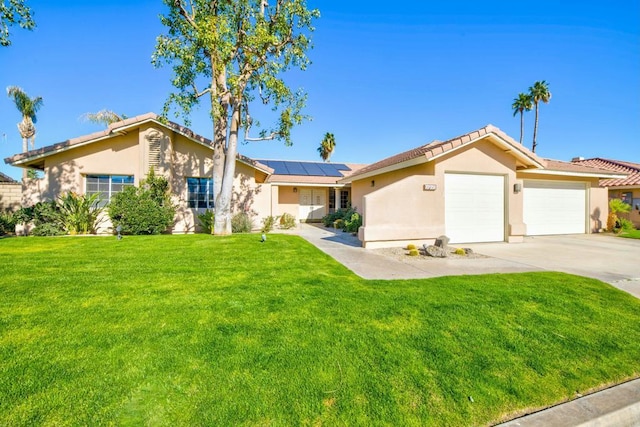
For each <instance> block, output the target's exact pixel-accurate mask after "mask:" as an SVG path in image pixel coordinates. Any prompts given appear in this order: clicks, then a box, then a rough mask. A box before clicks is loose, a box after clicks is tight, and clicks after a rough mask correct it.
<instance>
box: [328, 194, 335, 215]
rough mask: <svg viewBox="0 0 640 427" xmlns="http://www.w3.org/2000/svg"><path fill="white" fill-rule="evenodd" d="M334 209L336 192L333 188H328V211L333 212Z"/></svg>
mask: <svg viewBox="0 0 640 427" xmlns="http://www.w3.org/2000/svg"><path fill="white" fill-rule="evenodd" d="M335 210H336V192H335V191H334V189H333V188H330V189H329V212H335Z"/></svg>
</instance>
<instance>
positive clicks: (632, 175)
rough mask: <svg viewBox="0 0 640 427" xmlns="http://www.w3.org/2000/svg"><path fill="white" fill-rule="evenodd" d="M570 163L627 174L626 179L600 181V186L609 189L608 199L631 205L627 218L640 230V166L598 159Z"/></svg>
mask: <svg viewBox="0 0 640 427" xmlns="http://www.w3.org/2000/svg"><path fill="white" fill-rule="evenodd" d="M572 163H575V164H579V165H585V166H593V167H597V168H601V169H607V170H610V171H614V172H621V173H624V174H627V176H626V177H618V178H609V179H603V180H601V181H600V186H601V187H606V188H608V189H609V199H622V200H624V201H625V202H626V203H627V204H629V205H631V208H632V209H631V212H630V213H629V214H628V215H627V217H628V219H629V220H630V221H631V222H633V225H635V226H636V228H640V164H638V163H631V162H624V161H622V160H610V159H601V158H599V157H596V158H593V159H583V158H581V157H576V158H574V159H573V160H572Z"/></svg>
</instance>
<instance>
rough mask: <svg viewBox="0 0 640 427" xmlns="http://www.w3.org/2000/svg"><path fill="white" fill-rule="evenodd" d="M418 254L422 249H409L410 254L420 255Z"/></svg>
mask: <svg viewBox="0 0 640 427" xmlns="http://www.w3.org/2000/svg"><path fill="white" fill-rule="evenodd" d="M418 255H420V251H418V249H410V250H409V256H418Z"/></svg>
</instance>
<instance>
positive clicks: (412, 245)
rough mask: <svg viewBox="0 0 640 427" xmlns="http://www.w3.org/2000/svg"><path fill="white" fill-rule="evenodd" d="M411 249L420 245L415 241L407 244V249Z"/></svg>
mask: <svg viewBox="0 0 640 427" xmlns="http://www.w3.org/2000/svg"><path fill="white" fill-rule="evenodd" d="M411 249H418V247H417V246H416V245H414V244H413V243H410V244H408V245H407V250H411Z"/></svg>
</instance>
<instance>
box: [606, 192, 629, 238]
mask: <svg viewBox="0 0 640 427" xmlns="http://www.w3.org/2000/svg"><path fill="white" fill-rule="evenodd" d="M630 211H631V205H629V204H627V203H625V202H624V201H623V200H621V199H611V200H609V215H608V216H607V230H608V231H614V229H615V228H617V224H618V214H619V213H629V212H630Z"/></svg>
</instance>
